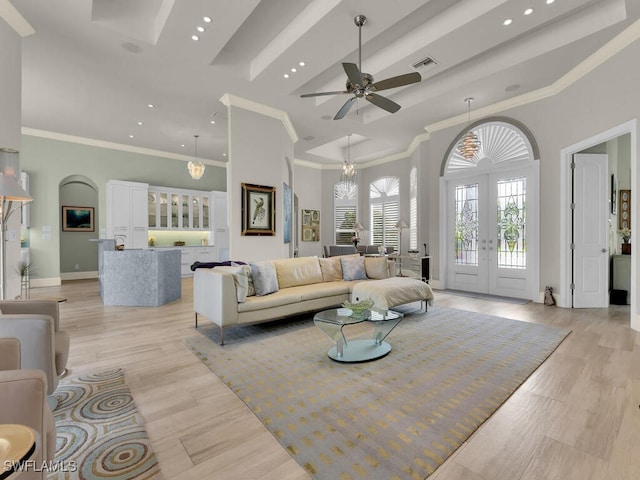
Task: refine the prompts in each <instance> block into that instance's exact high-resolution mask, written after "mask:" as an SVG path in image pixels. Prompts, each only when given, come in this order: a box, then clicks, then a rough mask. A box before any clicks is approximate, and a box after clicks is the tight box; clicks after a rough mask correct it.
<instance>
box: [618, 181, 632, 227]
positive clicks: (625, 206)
mask: <svg viewBox="0 0 640 480" xmlns="http://www.w3.org/2000/svg"><path fill="white" fill-rule="evenodd" d="M618 226H619V228H620V230H622V229H623V228H628V229H629V230H631V190H620V219H619V222H618Z"/></svg>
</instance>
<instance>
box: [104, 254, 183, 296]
mask: <svg viewBox="0 0 640 480" xmlns="http://www.w3.org/2000/svg"><path fill="white" fill-rule="evenodd" d="M180 259H181V253H180V250H173V249H158V250H155V249H151V248H150V249H130V250H127V249H125V250H105V251H103V252H102V265H101V266H100V268H101V272H100V278H101V280H102V288H101V295H102V302H103V303H104V304H105V305H121V306H131V307H158V306H160V305H164V304H165V303H169V302H173V301H174V300H178V299H179V298H181V297H182V279H181V276H180Z"/></svg>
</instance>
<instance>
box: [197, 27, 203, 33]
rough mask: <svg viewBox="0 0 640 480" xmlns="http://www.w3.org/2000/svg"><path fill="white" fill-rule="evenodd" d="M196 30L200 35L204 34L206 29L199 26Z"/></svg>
mask: <svg viewBox="0 0 640 480" xmlns="http://www.w3.org/2000/svg"><path fill="white" fill-rule="evenodd" d="M196 30H198V31H199V32H200V33H202V32H204V30H205V29H204V27H200V26H198V28H196Z"/></svg>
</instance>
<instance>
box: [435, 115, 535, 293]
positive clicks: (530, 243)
mask: <svg viewBox="0 0 640 480" xmlns="http://www.w3.org/2000/svg"><path fill="white" fill-rule="evenodd" d="M471 129H472V130H473V131H474V132H475V133H476V134H477V135H478V137H479V140H480V142H481V146H480V149H479V151H478V152H476V154H475V155H474V156H473V157H472V158H469V159H467V158H464V157H463V156H462V155H461V154H460V153H459V152H458V150H457V148H456V147H457V145H458V142H459V141H460V139H461V138H462V137H463V136H464V134H465V133H466V132H467V131H468V130H469V128H465V129H464V130H463V131H461V132H460V133H459V135H458V136H457V137H456V139H455V140H454V141H453V142H452V143H451V145H450V146H449V149H448V151H447V154H446V156H445V158H444V161H443V163H442V167H441V183H440V187H441V188H440V196H441V205H443V208H442V209H441V229H440V231H441V234H440V236H441V238H440V241H441V245H442V246H443V248H441V249H440V278H441V279H442V280H443V283H444V285H443V286H444V287H445V288H450V289H455V290H464V291H471V292H477V293H488V294H493V295H500V296H507V297H517V298H527V299H531V300H536V299H537V298H538V296H539V188H540V187H539V163H540V162H539V161H537V160H538V157H539V154H538V148H537V144H536V142H535V139H533V136H532V135H531V133H530V132H529V131H528V129H526V127H524V125H522V124H520V123H519V122H517V121H515V120H512V119H509V118H505V117H499V118H489V119H484V120H482V121H479V122H476V123H474V124H472V125H471Z"/></svg>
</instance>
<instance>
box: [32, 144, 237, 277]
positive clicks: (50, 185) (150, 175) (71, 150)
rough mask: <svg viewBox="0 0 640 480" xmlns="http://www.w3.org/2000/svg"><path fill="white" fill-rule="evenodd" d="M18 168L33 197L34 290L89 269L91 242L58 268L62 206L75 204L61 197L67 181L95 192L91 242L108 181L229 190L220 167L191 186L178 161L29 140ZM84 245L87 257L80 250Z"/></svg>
mask: <svg viewBox="0 0 640 480" xmlns="http://www.w3.org/2000/svg"><path fill="white" fill-rule="evenodd" d="M20 168H21V169H22V170H23V171H25V172H27V173H28V174H29V191H30V194H31V196H32V197H33V202H32V203H31V206H30V209H31V212H30V217H31V218H30V228H29V229H28V230H27V232H26V235H27V236H28V243H29V246H30V248H31V263H32V264H33V268H34V275H33V277H32V281H34V283H35V284H36V285H37V283H38V279H41V280H42V281H43V282H45V283H46V284H51V283H55V282H56V281H57V280H59V278H60V273H61V272H65V271H71V272H73V271H76V272H77V271H78V270H76V269H75V265H76V264H79V265H83V264H87V262H88V257H87V255H90V254H91V253H88V252H93V251H95V247H94V246H91V245H90V244H91V243H93V242H89V241H88V238H86V239H85V238H83V239H82V242H80V243H79V244H78V245H77V248H79V249H80V250H79V251H78V253H77V258H74V255H73V254H71V255H67V253H66V252H65V255H64V256H65V259H64V266H63V265H62V264H61V239H63V238H65V237H62V232H61V225H60V219H61V206H62V203H61V202H62V201H63V200H64V202H74V200H75V199H74V197H73V190H71V191H69V192H67V191H64V192H63V193H61V188H62V187H63V186H64V185H65V184H66V183H67V181H68V179H69V178H78V177H85V183H86V184H87V185H95V186H97V203H96V212H95V219H96V231H95V232H94V236H93V237H92V238H99V237H104V232H105V229H106V219H107V217H106V183H107V182H108V181H109V180H126V181H132V182H144V183H148V184H149V185H157V186H162V187H174V188H185V189H190V190H203V191H212V190H218V191H226V189H227V178H226V168H224V167H219V166H213V165H207V168H206V171H205V173H204V176H203V177H202V178H201V179H200V180H193V179H192V178H191V177H190V176H189V174H188V172H187V163H186V162H185V161H182V160H174V159H171V158H165V157H160V156H154V155H145V154H141V153H133V152H127V151H122V150H116V149H112V148H104V147H97V146H92V145H84V144H81V143H72V142H67V141H61V140H53V139H49V138H42V137H36V136H31V135H23V136H22V147H21V149H20ZM61 195H62V196H63V197H64V198H63V197H62V196H61ZM69 195H71V196H69ZM84 200H85V199H84V197H82V198H78V201H80V202H82V201H84ZM65 204H66V203H65ZM101 233H102V235H101ZM87 236H88V235H87ZM65 241H66V238H65ZM85 241H86V244H87V246H86V251H85V248H84V247H82V245H84V243H85ZM89 268H90V267H89ZM84 270H85V268H80V269H79V271H84Z"/></svg>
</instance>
